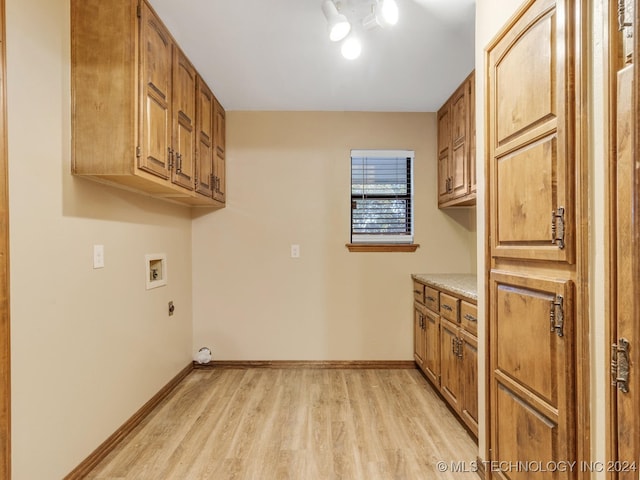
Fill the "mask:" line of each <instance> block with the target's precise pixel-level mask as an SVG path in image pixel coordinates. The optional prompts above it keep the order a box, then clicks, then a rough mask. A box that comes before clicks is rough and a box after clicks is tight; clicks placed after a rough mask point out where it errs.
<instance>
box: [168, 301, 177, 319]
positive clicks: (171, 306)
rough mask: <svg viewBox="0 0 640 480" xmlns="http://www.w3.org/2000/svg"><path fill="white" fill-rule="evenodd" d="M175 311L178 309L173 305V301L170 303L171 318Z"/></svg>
mask: <svg viewBox="0 0 640 480" xmlns="http://www.w3.org/2000/svg"><path fill="white" fill-rule="evenodd" d="M175 309H176V307H175V305H174V304H173V300H171V301H170V302H169V316H172V315H173V312H174V311H175Z"/></svg>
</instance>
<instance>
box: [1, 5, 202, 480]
mask: <svg viewBox="0 0 640 480" xmlns="http://www.w3.org/2000/svg"><path fill="white" fill-rule="evenodd" d="M6 11H7V62H8V65H7V88H8V128H9V190H10V220H11V223H10V229H11V231H10V241H11V329H12V335H11V344H12V345H11V348H12V357H11V368H12V419H11V420H12V431H13V432H12V449H13V453H12V455H13V478H14V479H16V480H31V479H36V478H37V479H41V480H47V479H59V478H62V477H63V476H64V475H66V474H67V473H69V471H71V470H72V469H73V468H75V467H76V466H77V465H78V464H79V463H80V462H81V461H82V460H83V459H84V458H85V457H86V456H87V455H88V454H89V453H91V452H92V451H93V450H94V449H95V448H96V447H97V446H98V445H99V444H100V443H101V442H102V441H104V440H105V439H106V438H107V437H108V436H109V435H110V434H112V433H113V432H114V431H115V430H116V429H117V428H118V427H119V426H120V425H122V423H123V422H124V421H126V420H127V419H128V418H129V417H130V416H131V415H132V414H133V413H134V412H135V411H136V410H137V409H138V408H140V407H141V406H142V405H143V404H144V403H145V402H146V401H148V400H149V399H150V398H151V397H152V396H153V395H154V394H155V393H156V392H157V391H158V390H159V389H160V388H161V387H162V386H163V385H165V384H166V383H167V382H168V381H169V380H170V379H171V378H173V377H174V376H175V375H176V374H177V373H178V372H179V371H180V370H181V369H182V368H184V367H185V366H186V365H187V364H188V363H189V362H190V359H191V353H192V352H191V335H192V333H191V321H192V318H191V218H190V212H189V210H188V209H186V208H183V207H178V206H174V205H171V204H168V203H165V202H160V201H156V200H151V199H148V198H146V197H142V196H139V195H135V194H131V193H127V192H123V191H119V190H116V189H113V188H110V187H105V186H102V185H99V184H96V183H93V182H88V181H86V180H83V179H76V178H73V177H72V176H71V175H70V173H69V171H70V141H71V132H70V80H69V79H70V43H69V2H68V0H7V3H6ZM106 100H108V99H106ZM94 244H104V246H105V262H106V266H105V268H104V269H99V270H94V269H93V268H92V246H93V245H94ZM159 252H164V253H166V254H167V257H168V269H169V284H168V285H167V286H166V287H161V288H158V289H156V290H152V291H146V290H145V281H144V278H145V277H144V254H145V253H159ZM169 300H174V301H175V303H176V314H175V316H173V317H171V318H169V317H168V316H167V311H166V310H167V302H168V301H169Z"/></svg>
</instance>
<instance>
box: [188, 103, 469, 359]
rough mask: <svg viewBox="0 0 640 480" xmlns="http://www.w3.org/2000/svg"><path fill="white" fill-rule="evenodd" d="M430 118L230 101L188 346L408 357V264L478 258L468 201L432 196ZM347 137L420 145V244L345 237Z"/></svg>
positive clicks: (465, 262)
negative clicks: (217, 195)
mask: <svg viewBox="0 0 640 480" xmlns="http://www.w3.org/2000/svg"><path fill="white" fill-rule="evenodd" d="M435 122H436V119H435V114H433V113H355V112H352V113H340V112H304V113H303V112H280V113H274V112H228V114H227V175H228V177H227V191H228V200H227V207H226V208H225V209H224V210H223V211H220V212H218V213H217V214H216V215H215V216H204V217H199V218H198V217H196V218H194V222H193V258H194V267H193V302H194V348H198V347H200V346H204V345H207V346H211V347H213V354H214V359H219V360H411V359H413V343H412V342H413V329H412V322H411V318H412V304H413V302H412V293H411V291H412V289H411V278H410V274H411V273H414V272H418V273H422V272H464V273H467V272H470V271H473V269H474V268H475V254H474V252H472V250H473V248H474V246H475V245H474V246H473V247H472V246H471V245H470V240H471V239H472V235H471V234H470V231H472V230H473V229H474V228H475V224H474V223H473V219H472V215H471V214H470V213H469V209H462V210H459V211H452V212H448V213H447V212H443V211H440V210H438V208H437V194H436V184H437V182H436V171H437V161H436V143H435V142H436V137H435ZM352 148H355V149H366V148H388V149H410V150H415V153H416V157H415V158H416V160H415V172H414V178H415V180H414V181H415V202H416V206H415V241H416V242H417V243H419V244H420V245H421V247H420V248H419V249H418V250H417V251H416V252H415V253H350V252H349V251H348V250H347V248H346V247H345V244H346V243H348V242H349V229H350V156H349V155H350V149H352ZM291 244H299V245H300V247H301V257H300V258H299V259H292V258H290V256H289V248H290V245H291Z"/></svg>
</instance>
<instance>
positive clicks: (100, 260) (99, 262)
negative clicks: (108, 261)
mask: <svg viewBox="0 0 640 480" xmlns="http://www.w3.org/2000/svg"><path fill="white" fill-rule="evenodd" d="M93 268H104V245H94V246H93Z"/></svg>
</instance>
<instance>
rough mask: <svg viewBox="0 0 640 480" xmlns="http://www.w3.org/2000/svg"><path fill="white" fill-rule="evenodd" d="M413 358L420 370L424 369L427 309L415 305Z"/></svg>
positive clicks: (417, 304)
mask: <svg viewBox="0 0 640 480" xmlns="http://www.w3.org/2000/svg"><path fill="white" fill-rule="evenodd" d="M413 320H414V322H413V326H414V328H413V356H414V359H415V361H416V363H417V364H418V366H419V367H420V368H424V364H425V357H426V324H425V322H426V309H425V307H424V305H421V304H419V303H418V302H414V304H413Z"/></svg>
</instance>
